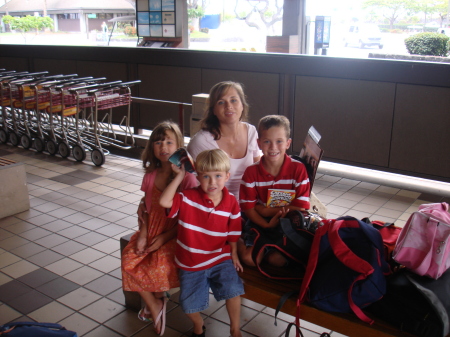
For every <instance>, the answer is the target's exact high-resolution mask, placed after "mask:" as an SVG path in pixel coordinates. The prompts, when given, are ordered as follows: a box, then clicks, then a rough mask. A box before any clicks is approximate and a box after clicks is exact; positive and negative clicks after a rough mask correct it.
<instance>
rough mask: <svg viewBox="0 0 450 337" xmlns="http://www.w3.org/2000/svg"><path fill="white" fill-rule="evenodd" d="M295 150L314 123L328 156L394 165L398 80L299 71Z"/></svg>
mask: <svg viewBox="0 0 450 337" xmlns="http://www.w3.org/2000/svg"><path fill="white" fill-rule="evenodd" d="M295 92H296V95H295V115H294V130H295V134H294V138H293V142H294V146H293V148H294V151H295V152H298V151H300V149H301V146H302V142H303V140H304V138H305V136H306V133H307V131H308V128H309V127H310V126H311V125H314V127H315V128H316V129H317V130H318V131H319V133H321V135H322V140H321V141H320V144H321V146H322V148H323V149H324V151H325V152H324V156H325V157H326V158H333V159H336V160H341V161H348V162H353V163H364V164H370V165H376V166H382V167H388V164H389V147H390V139H391V128H390V126H391V125H392V118H393V115H392V114H393V110H394V97H395V85H394V84H392V83H382V82H370V81H356V80H345V79H333V78H319V77H308V76H298V77H297V81H296V88H295Z"/></svg>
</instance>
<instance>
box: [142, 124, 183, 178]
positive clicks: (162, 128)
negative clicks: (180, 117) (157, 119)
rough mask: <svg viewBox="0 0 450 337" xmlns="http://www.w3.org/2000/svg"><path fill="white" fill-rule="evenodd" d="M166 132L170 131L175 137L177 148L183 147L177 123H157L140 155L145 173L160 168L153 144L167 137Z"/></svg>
mask: <svg viewBox="0 0 450 337" xmlns="http://www.w3.org/2000/svg"><path fill="white" fill-rule="evenodd" d="M167 131H172V132H173V134H174V135H175V140H176V142H177V148H180V147H182V146H183V145H184V140H183V135H182V134H181V130H180V128H179V127H178V124H177V123H174V122H172V121H164V122H161V123H159V124H158V125H157V126H156V127H155V128H154V129H153V131H152V134H151V135H150V138H149V140H148V142H147V145H146V146H145V149H144V151H143V152H142V155H141V159H142V167H143V168H144V170H145V172H146V173H149V172H152V171H154V170H155V169H157V168H158V167H161V161H160V160H159V159H158V158H156V156H155V153H154V151H153V144H154V143H155V142H157V141H160V140H164V139H165V138H166V136H167Z"/></svg>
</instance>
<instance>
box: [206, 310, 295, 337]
mask: <svg viewBox="0 0 450 337" xmlns="http://www.w3.org/2000/svg"><path fill="white" fill-rule="evenodd" d="M272 322H273V317H272V316H269V315H267V314H264V313H260V314H258V315H257V316H256V317H255V318H253V319H252V320H251V321H250V322H248V323H247V324H246V325H244V326H243V327H242V330H243V331H246V332H249V333H252V334H255V335H256V336H280V335H281V333H282V332H283V331H285V330H286V327H287V325H288V323H286V322H284V321H282V320H279V321H278V324H277V326H275V325H274V324H272ZM208 336H209V335H208Z"/></svg>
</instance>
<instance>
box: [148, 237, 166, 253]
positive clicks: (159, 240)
mask: <svg viewBox="0 0 450 337" xmlns="http://www.w3.org/2000/svg"><path fill="white" fill-rule="evenodd" d="M164 243H165V242H164V238H163V237H162V236H161V235H157V236H155V237H154V238H153V241H152V242H151V243H150V245H149V246H148V248H147V250H146V252H147V253H151V252H154V251H155V250H158V249H159V248H160V247H161V246H162V245H163V244H164Z"/></svg>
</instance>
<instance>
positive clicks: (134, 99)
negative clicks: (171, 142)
mask: <svg viewBox="0 0 450 337" xmlns="http://www.w3.org/2000/svg"><path fill="white" fill-rule="evenodd" d="M131 99H132V102H133V103H139V104H152V105H177V106H178V125H179V126H180V130H181V133H182V134H183V135H184V107H185V106H192V104H190V103H183V102H174V101H163V100H160V99H152V98H142V97H131ZM139 129H140V128H139V126H135V133H136V131H137V130H139Z"/></svg>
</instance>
